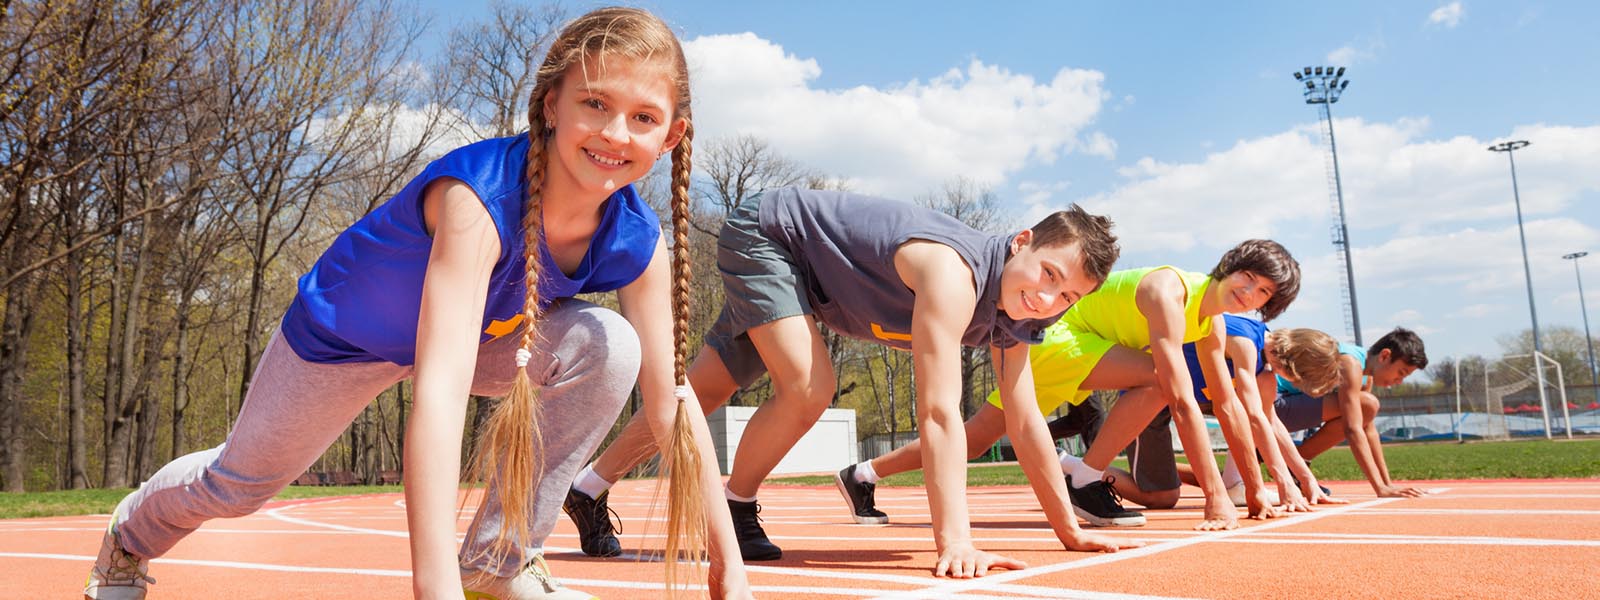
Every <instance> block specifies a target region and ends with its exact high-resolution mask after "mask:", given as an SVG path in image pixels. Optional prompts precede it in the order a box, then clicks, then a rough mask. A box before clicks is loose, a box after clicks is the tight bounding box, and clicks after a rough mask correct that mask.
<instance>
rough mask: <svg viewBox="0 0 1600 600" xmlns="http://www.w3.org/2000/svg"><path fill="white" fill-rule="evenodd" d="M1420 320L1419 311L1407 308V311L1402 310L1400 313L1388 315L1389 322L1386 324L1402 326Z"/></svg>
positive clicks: (1420, 314)
mask: <svg viewBox="0 0 1600 600" xmlns="http://www.w3.org/2000/svg"><path fill="white" fill-rule="evenodd" d="M1421 319H1422V313H1421V312H1420V311H1418V310H1416V309H1414V308H1408V309H1405V310H1402V311H1400V312H1397V313H1394V314H1392V315H1389V321H1388V322H1390V323H1394V324H1397V325H1398V324H1404V323H1410V322H1414V321H1418V320H1421Z"/></svg>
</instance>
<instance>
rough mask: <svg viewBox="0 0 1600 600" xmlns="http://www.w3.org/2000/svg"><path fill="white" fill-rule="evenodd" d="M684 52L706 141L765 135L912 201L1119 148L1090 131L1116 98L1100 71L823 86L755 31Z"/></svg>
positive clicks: (998, 69) (857, 181)
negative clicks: (962, 183)
mask: <svg viewBox="0 0 1600 600" xmlns="http://www.w3.org/2000/svg"><path fill="white" fill-rule="evenodd" d="M684 51H685V53H686V54H687V55H688V58H689V64H690V70H691V77H692V78H693V79H694V87H695V119H696V123H695V126H696V135H697V136H704V139H709V138H713V137H722V136H729V135H736V134H751V135H756V136H760V137H762V138H765V139H767V140H768V141H770V142H771V143H772V145H773V147H775V148H781V149H782V151H783V152H784V154H786V155H788V156H790V157H792V158H794V159H796V160H798V161H800V162H801V163H803V164H805V165H807V166H810V167H812V168H816V169H819V170H821V171H823V172H825V173H827V174H830V175H834V176H839V177H843V178H845V179H847V180H849V181H850V182H851V184H852V185H853V187H854V188H855V189H857V190H860V191H864V192H871V193H880V194H888V195H893V196H900V197H909V196H911V195H913V194H916V193H920V192H923V191H925V190H926V189H928V187H929V186H930V185H936V184H937V183H938V182H941V181H944V180H947V179H950V178H951V177H953V176H954V175H956V174H961V175H964V176H966V177H969V178H971V179H973V180H974V181H976V182H978V183H984V184H999V183H1002V182H1003V181H1004V180H1005V179H1006V178H1007V177H1008V176H1010V175H1012V174H1014V173H1016V172H1017V171H1019V170H1021V169H1023V168H1025V167H1028V166H1034V165H1048V164H1051V163H1053V162H1054V161H1055V160H1056V158H1057V157H1058V156H1060V155H1061V154H1063V153H1068V152H1083V153H1088V154H1092V155H1097V156H1105V157H1112V156H1114V155H1115V151H1116V143H1115V142H1114V141H1113V140H1111V139H1110V138H1109V137H1107V136H1105V135H1104V134H1103V133H1100V132H1090V131H1086V128H1087V127H1088V126H1089V125H1090V124H1091V123H1093V122H1094V119H1095V117H1096V116H1097V115H1098V114H1099V113H1100V111H1101V110H1102V109H1103V107H1104V106H1105V105H1106V104H1107V102H1108V101H1109V99H1110V95H1109V94H1108V93H1106V92H1105V91H1104V89H1103V87H1102V84H1103V81H1104V75H1102V74H1101V73H1100V72H1098V71H1092V70H1082V69H1069V68H1062V69H1060V70H1059V71H1057V72H1056V73H1055V74H1054V75H1053V76H1052V77H1051V78H1050V79H1049V80H1047V81H1040V80H1036V79H1035V78H1034V77H1033V76H1031V75H1027V74H1021V73H1015V72H1012V71H1010V70H1009V69H1007V68H1005V67H1002V66H997V65H990V64H985V63H984V62H982V61H980V60H976V59H974V60H973V61H971V62H970V63H969V64H967V65H965V66H964V67H961V68H952V69H950V70H948V71H946V72H945V73H943V74H940V75H938V76H936V77H933V78H931V79H928V80H926V81H921V80H912V81H908V82H905V83H901V84H897V85H893V86H884V87H870V86H857V87H853V88H848V89H823V88H818V87H816V86H815V80H816V79H817V78H818V77H819V76H820V75H821V73H822V68H823V67H822V65H819V64H818V63H817V61H816V60H814V59H808V58H800V57H797V56H795V55H793V54H789V53H787V52H785V51H784V49H783V48H782V47H781V46H778V45H777V44H775V43H773V42H770V41H768V40H765V39H762V38H760V37H757V36H756V35H755V34H751V33H743V34H736V35H713V36H703V37H699V38H696V39H694V40H691V41H689V42H687V43H685V44H684Z"/></svg>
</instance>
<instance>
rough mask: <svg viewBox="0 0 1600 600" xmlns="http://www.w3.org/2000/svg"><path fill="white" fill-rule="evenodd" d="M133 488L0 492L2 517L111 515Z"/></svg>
mask: <svg viewBox="0 0 1600 600" xmlns="http://www.w3.org/2000/svg"><path fill="white" fill-rule="evenodd" d="M398 491H400V486H398V485H353V486H347V487H340V486H328V487H322V486H298V485H296V486H290V487H288V488H286V489H284V490H283V492H282V493H280V494H278V496H277V499H278V500H293V499H298V498H321V497H323V496H354V495H358V494H381V493H387V492H398ZM131 492H133V490H132V489H99V490H64V491H59V492H30V493H26V494H0V519H26V518H30V517H58V516H65V515H97V514H110V513H111V509H113V508H116V507H117V502H118V501H120V500H122V497H123V496H126V495H128V494H129V493H131Z"/></svg>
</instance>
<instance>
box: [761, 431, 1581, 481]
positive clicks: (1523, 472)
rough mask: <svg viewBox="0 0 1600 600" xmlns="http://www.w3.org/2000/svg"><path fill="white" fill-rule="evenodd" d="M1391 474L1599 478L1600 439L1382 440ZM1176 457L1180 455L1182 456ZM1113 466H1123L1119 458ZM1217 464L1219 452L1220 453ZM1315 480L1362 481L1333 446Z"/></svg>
mask: <svg viewBox="0 0 1600 600" xmlns="http://www.w3.org/2000/svg"><path fill="white" fill-rule="evenodd" d="M1383 455H1384V459H1385V461H1386V462H1388V463H1389V474H1390V475H1391V476H1392V477H1394V478H1395V479H1402V480H1419V479H1545V478H1596V477H1600V440H1593V439H1590V440H1572V441H1564V440H1557V441H1547V440H1529V441H1514V442H1480V443H1469V444H1456V443H1430V444H1386V445H1385V446H1384V449H1383ZM1178 460H1179V461H1183V460H1184V458H1183V456H1182V455H1181V454H1180V455H1179V456H1178ZM1113 464H1114V465H1116V466H1117V467H1120V468H1124V469H1125V468H1127V463H1126V461H1125V460H1124V459H1121V458H1118V459H1117V460H1116V462H1115V463H1113ZM1218 464H1221V456H1220V455H1219V456H1218ZM1312 467H1313V469H1315V471H1316V473H1317V478H1319V479H1324V480H1328V481H1365V480H1366V477H1365V476H1363V475H1362V474H1361V469H1360V467H1357V466H1356V463H1355V459H1354V458H1353V457H1352V456H1351V455H1350V450H1349V449H1348V448H1345V447H1338V448H1334V449H1333V450H1329V451H1328V452H1326V453H1324V454H1323V455H1322V456H1321V457H1319V458H1317V460H1316V462H1314V463H1313V464H1312ZM767 483H769V484H777V485H832V484H833V477H832V476H831V475H824V476H813V477H784V478H780V479H770V480H768V481H767ZM967 484H968V485H971V486H974V487H979V486H987V485H1027V484H1028V481H1027V479H1026V478H1025V477H1024V476H1023V475H1022V469H1021V468H1019V467H1018V466H1016V465H1015V464H1001V465H985V464H977V463H975V464H972V465H970V466H969V467H968V468H967ZM878 485H880V486H887V487H920V486H922V471H912V472H910V473H900V474H897V475H891V476H889V477H885V478H883V479H882V480H880V481H879V482H878Z"/></svg>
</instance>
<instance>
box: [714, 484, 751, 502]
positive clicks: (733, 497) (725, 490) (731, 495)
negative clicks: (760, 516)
mask: <svg viewBox="0 0 1600 600" xmlns="http://www.w3.org/2000/svg"><path fill="white" fill-rule="evenodd" d="M722 495H724V496H727V497H728V499H729V500H733V501H735V502H755V501H756V497H755V496H751V497H749V498H746V497H744V496H740V495H738V494H735V493H733V490H731V489H728V487H727V486H723V488H722Z"/></svg>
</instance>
